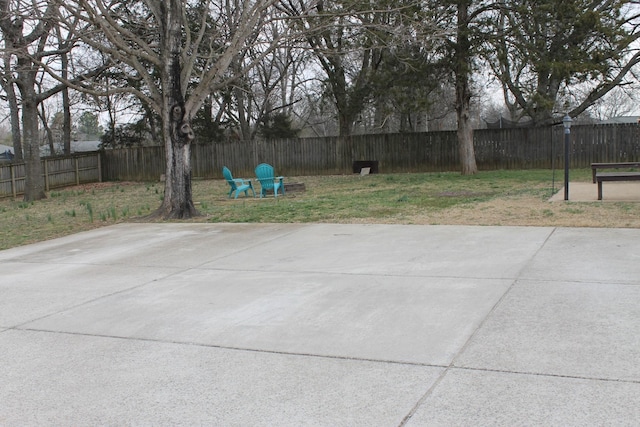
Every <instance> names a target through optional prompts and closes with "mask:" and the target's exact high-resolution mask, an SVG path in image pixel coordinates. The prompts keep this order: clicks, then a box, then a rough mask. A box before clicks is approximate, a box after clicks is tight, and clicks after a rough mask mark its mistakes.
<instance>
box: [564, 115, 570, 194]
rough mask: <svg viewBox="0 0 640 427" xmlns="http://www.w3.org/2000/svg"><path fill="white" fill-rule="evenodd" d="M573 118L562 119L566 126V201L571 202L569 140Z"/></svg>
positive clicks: (567, 116) (565, 117)
mask: <svg viewBox="0 0 640 427" xmlns="http://www.w3.org/2000/svg"><path fill="white" fill-rule="evenodd" d="M571 121H572V120H571V117H569V115H568V114H567V115H565V116H564V119H562V125H563V126H564V199H565V200H569V139H570V135H571Z"/></svg>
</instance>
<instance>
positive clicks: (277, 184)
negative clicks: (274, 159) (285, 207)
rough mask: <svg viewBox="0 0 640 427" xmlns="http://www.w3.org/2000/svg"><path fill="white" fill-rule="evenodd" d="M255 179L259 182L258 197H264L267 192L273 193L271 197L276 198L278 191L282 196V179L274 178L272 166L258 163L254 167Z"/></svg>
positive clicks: (279, 177)
mask: <svg viewBox="0 0 640 427" xmlns="http://www.w3.org/2000/svg"><path fill="white" fill-rule="evenodd" d="M256 178H258V181H260V197H264V196H266V194H267V191H273V195H274V196H275V197H278V190H280V191H281V192H282V195H283V196H284V182H283V180H284V178H283V177H281V176H275V173H274V171H273V166H271V165H268V164H266V163H260V164H259V165H258V166H256Z"/></svg>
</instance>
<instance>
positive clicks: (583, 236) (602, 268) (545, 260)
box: [520, 228, 640, 284]
mask: <svg viewBox="0 0 640 427" xmlns="http://www.w3.org/2000/svg"><path fill="white" fill-rule="evenodd" d="M520 277H521V278H528V279H544V280H556V281H573V280H579V281H587V282H603V283H633V284H638V283H639V278H640V230H639V229H629V228H625V229H610V228H602V229H580V228H560V229H557V230H556V231H555V232H554V233H553V234H552V235H551V236H550V237H549V240H548V241H547V242H546V243H545V245H544V250H542V251H541V252H540V253H539V254H537V255H536V256H535V258H533V259H532V260H531V263H530V264H529V265H528V266H527V268H526V269H525V270H524V271H523V272H522V274H521V276H520Z"/></svg>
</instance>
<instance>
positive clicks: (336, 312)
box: [0, 191, 640, 426]
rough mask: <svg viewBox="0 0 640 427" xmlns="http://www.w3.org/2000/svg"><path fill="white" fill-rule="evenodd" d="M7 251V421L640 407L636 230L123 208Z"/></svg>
mask: <svg viewBox="0 0 640 427" xmlns="http://www.w3.org/2000/svg"><path fill="white" fill-rule="evenodd" d="M606 194H607V193H606V191H605V197H606ZM0 268H1V269H2V275H1V276H0V348H1V349H2V351H1V352H0V425H2V426H47V425H51V426H78V425H84V426H89V425H168V426H176V425H189V426H191V425H211V426H214V425H215V426H304V425H309V426H400V425H407V426H452V425H459V426H485V425H504V426H513V425H533V426H535V425H539V426H585V425H611V426H614V425H615V426H625V425H628V426H635V425H637V424H638V420H640V363H638V360H640V334H639V333H638V331H639V330H640V230H638V229H578V228H535V227H459V226H401V225H333V224H307V225H304V224H187V223H180V224H175V223H174V224H168V223H167V224H122V225H116V226H111V227H106V228H101V229H97V230H94V231H91V232H85V233H79V234H76V235H73V236H69V237H65V238H60V239H56V240H52V241H48V242H42V243H38V244H33V245H29V246H24V247H19V248H14V249H10V250H6V251H1V252H0Z"/></svg>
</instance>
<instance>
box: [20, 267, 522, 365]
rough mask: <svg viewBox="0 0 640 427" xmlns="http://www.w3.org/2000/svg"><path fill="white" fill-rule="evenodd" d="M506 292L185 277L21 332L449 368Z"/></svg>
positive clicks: (481, 284) (328, 277)
mask: <svg viewBox="0 0 640 427" xmlns="http://www.w3.org/2000/svg"><path fill="white" fill-rule="evenodd" d="M510 285H511V282H510V281H506V280H487V279H475V280H470V279H443V278H433V279H428V280H425V279H423V278H413V277H409V278H407V277H402V276H384V277H379V278H376V277H373V276H364V277H363V276H355V275H340V274H325V275H319V274H313V273H311V274H309V273H284V274H283V273H273V272H265V273H261V272H229V271H215V270H190V271H187V272H184V273H179V274H175V275H172V276H170V277H167V278H166V279H163V280H158V281H154V282H152V283H149V284H147V285H145V286H143V287H140V288H137V289H134V290H132V291H130V292H122V293H118V294H115V295H112V296H106V297H105V298H101V299H97V300H95V301H92V302H89V303H87V304H84V305H82V306H81V307H76V308H73V309H69V310H64V311H61V312H60V313H58V314H56V315H52V316H49V317H47V318H43V319H40V320H37V321H35V322H31V323H29V324H26V325H23V327H24V328H29V329H36V330H47V331H61V332H69V333H78V334H87V335H108V336H117V337H123V338H135V339H150V340H159V341H169V342H182V343H197V344H203V345H214V346H222V347H228V348H243V349H251V350H263V351H273V352H285V353H295V354H316V355H323V356H334V357H347V358H361V359H370V360H384V361H394V362H405V363H422V364H431V365H448V364H449V363H451V361H452V359H453V357H454V356H455V355H456V354H457V353H458V352H459V351H460V349H461V348H462V346H463V345H464V344H465V342H466V341H467V340H468V339H469V337H470V336H471V334H472V333H473V332H474V331H475V330H476V328H477V327H478V326H479V324H480V322H481V321H482V320H483V319H484V318H485V317H486V316H487V314H488V313H489V311H490V310H491V309H492V307H493V306H494V305H495V304H496V302H497V301H498V300H499V299H500V297H501V296H502V295H503V294H504V292H505V291H506V290H507V289H508V287H509V286H510ZM150 319H153V320H152V321H150ZM417 336H419V337H420V339H419V340H417V339H416V337H417Z"/></svg>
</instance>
